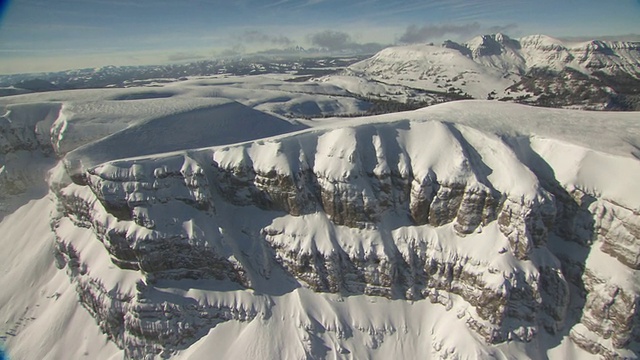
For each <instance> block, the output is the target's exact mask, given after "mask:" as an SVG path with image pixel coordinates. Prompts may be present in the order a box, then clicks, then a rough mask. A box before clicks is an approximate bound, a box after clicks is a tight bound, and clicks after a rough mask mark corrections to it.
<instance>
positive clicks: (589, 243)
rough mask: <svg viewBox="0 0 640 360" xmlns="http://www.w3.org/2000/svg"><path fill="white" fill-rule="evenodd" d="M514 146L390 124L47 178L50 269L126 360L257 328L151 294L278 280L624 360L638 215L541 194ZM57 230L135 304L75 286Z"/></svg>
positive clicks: (225, 310) (237, 311)
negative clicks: (102, 261) (80, 240)
mask: <svg viewBox="0 0 640 360" xmlns="http://www.w3.org/2000/svg"><path fill="white" fill-rule="evenodd" d="M481 143H482V144H484V145H483V147H481V146H479V145H478V144H481ZM487 144H489V145H487ZM509 144H511V145H509ZM513 144H514V143H513V142H511V143H510V142H508V141H506V142H505V141H502V140H500V139H498V138H496V137H494V136H484V135H483V136H480V135H478V133H476V132H475V131H473V130H471V129H468V128H466V127H464V126H457V125H456V126H454V125H450V124H443V123H439V122H410V123H407V122H399V123H392V124H381V125H376V126H372V125H367V126H361V127H354V128H343V129H336V130H324V131H316V132H307V133H304V134H301V135H295V136H288V137H282V138H278V139H275V140H269V141H259V142H253V143H247V144H241V145H234V146H227V147H218V148H213V149H205V150H198V151H189V152H184V153H180V154H174V155H167V156H162V157H152V158H141V159H136V160H119V161H114V162H109V163H106V164H102V165H99V166H97V167H94V168H91V169H89V170H88V171H86V172H85V173H83V174H80V175H78V174H74V177H73V179H74V180H75V182H76V183H74V182H73V181H71V178H70V177H68V176H67V175H65V172H66V171H67V170H65V169H64V168H62V167H59V168H58V171H57V174H58V176H57V177H56V176H54V177H52V180H51V189H52V190H53V193H54V194H55V198H56V202H57V204H58V207H59V215H58V216H57V217H56V218H55V219H54V221H53V223H52V227H53V229H54V231H56V233H57V234H58V237H57V238H58V247H57V248H58V253H59V260H60V261H59V265H60V267H65V268H66V269H67V272H68V273H69V275H70V276H71V278H72V279H73V281H74V282H75V284H76V286H77V289H78V294H79V298H80V301H81V302H82V303H83V305H84V306H85V307H86V308H87V309H88V310H89V311H90V312H91V313H92V315H93V316H94V317H95V318H96V320H97V321H98V323H99V324H100V326H101V328H102V329H103V330H104V331H105V332H106V333H107V334H109V335H110V336H111V337H112V338H113V339H114V341H115V342H116V343H117V344H118V345H119V346H121V347H123V348H124V349H126V350H127V354H128V355H129V356H130V357H133V358H135V357H138V356H140V355H141V354H144V353H156V354H160V353H161V352H162V351H168V352H171V351H173V350H176V349H180V348H181V346H185V345H184V344H185V342H187V343H188V342H189V341H195V338H197V337H198V334H201V333H202V332H203V331H206V330H207V329H209V328H211V327H213V326H215V325H216V324H217V323H219V322H221V321H226V320H230V319H234V320H240V321H243V320H250V319H252V318H254V317H255V316H257V315H256V314H257V313H258V312H260V311H262V310H260V311H258V310H255V309H253V310H250V309H248V308H247V307H246V306H244V305H242V304H240V305H238V304H235V305H230V304H226V303H219V304H215V305H214V304H210V305H206V306H205V305H202V304H201V303H198V302H195V303H193V304H191V305H184V304H183V303H181V302H172V301H171V300H169V299H167V298H166V297H161V296H158V293H159V292H162V290H161V289H162V284H163V282H166V281H169V280H185V279H203V278H210V279H212V280H214V281H221V282H225V283H228V284H233V285H231V286H233V287H234V288H236V289H251V288H252V287H253V286H254V283H256V282H257V283H259V282H261V281H265V279H268V278H269V277H270V276H271V275H270V274H271V273H272V271H273V269H275V268H279V267H282V268H283V269H284V270H285V272H286V274H287V276H288V277H290V278H292V279H295V280H297V281H300V282H302V283H304V284H305V286H307V287H309V288H310V289H313V290H314V291H317V292H331V293H340V294H344V295H355V294H366V295H371V296H383V297H387V298H391V299H408V300H421V299H429V301H431V302H433V303H439V304H442V305H443V306H444V308H445V309H453V308H456V307H458V306H459V305H460V304H465V306H466V310H465V311H462V312H461V313H460V316H459V317H460V318H463V319H464V321H465V322H466V323H467V326H468V327H469V328H470V329H472V330H473V331H475V332H476V333H477V334H478V335H480V336H481V337H482V338H484V339H485V341H486V342H487V343H491V344H496V343H502V342H505V341H508V340H521V341H530V340H532V339H533V338H535V337H536V335H537V334H538V333H540V332H541V331H545V332H548V333H552V334H556V333H558V334H560V333H562V332H567V331H568V332H570V336H571V339H573V341H575V342H576V343H577V344H578V345H580V346H581V347H582V348H584V349H586V350H588V351H590V352H592V353H594V354H600V355H603V356H605V357H617V356H627V355H629V354H634V351H637V347H638V344H639V343H640V339H639V337H638V336H639V333H638V330H637V329H638V326H636V325H637V323H638V318H639V315H638V299H639V298H640V291H639V289H638V285H637V282H636V281H635V280H633V279H634V276H635V274H636V271H637V270H638V268H639V264H640V262H639V260H638V259H640V245H638V244H640V240H639V239H638V237H639V236H640V233H639V230H638V229H640V218H639V217H638V214H637V211H636V210H633V209H630V208H625V207H624V206H622V205H620V204H616V203H614V202H613V201H611V200H610V199H608V198H605V197H602V196H600V195H599V194H598V193H596V192H593V191H589V190H586V189H585V190H580V189H575V188H570V187H568V186H566V185H561V184H560V183H559V182H557V181H556V182H554V181H552V180H553V179H550V178H549V177H548V175H547V174H543V172H542V171H541V170H540V169H539V168H536V167H535V166H534V165H532V164H531V163H529V164H526V165H525V164H522V163H520V162H519V159H520V158H523V157H524V156H525V155H526V157H534V156H537V157H539V158H542V159H543V160H544V156H545V155H544V154H538V153H536V152H535V150H533V149H532V148H530V149H528V150H522V149H518V151H515V150H514V149H512V148H511V146H513ZM523 151H525V153H523ZM527 151H528V153H526V152H527ZM68 171H69V172H71V173H73V171H75V169H73V168H69V169H68ZM516 173H517V174H519V175H518V176H519V177H517V178H514V179H517V181H518V182H515V180H514V182H511V181H510V180H509V179H510V178H513V177H510V175H508V174H516ZM252 216H254V217H255V219H254V220H253V221H251V219H245V220H239V219H237V217H252ZM234 221H236V222H237V221H247V222H248V223H250V225H247V226H246V228H243V230H242V231H239V230H237V229H234V228H233V227H232V226H230V224H233V223H234ZM69 226H72V227H76V228H85V229H89V230H90V231H91V232H92V233H93V234H94V236H95V238H96V239H97V241H99V242H100V243H101V246H103V247H104V249H106V250H107V252H108V257H109V258H110V261H111V262H112V263H113V264H114V265H115V266H117V267H118V268H119V269H121V271H125V272H127V273H134V274H136V276H138V278H139V279H138V280H137V281H136V285H135V287H133V288H132V289H131V290H130V291H129V292H119V291H113V289H109V288H107V287H105V286H104V285H103V284H101V282H102V280H101V279H100V277H99V276H98V275H92V274H91V272H90V271H86V268H87V267H88V265H86V260H85V259H83V256H82V254H81V251H79V250H78V249H76V247H75V246H74V245H73V241H71V240H70V238H69V236H67V235H65V233H66V230H64V229H66V228H67V227H69ZM234 232H235V233H234ZM240 233H242V234H240ZM240 238H245V239H246V240H242V241H245V243H244V245H242V246H241V245H239V243H240V240H238V239H240ZM248 249H253V250H251V251H253V253H248V251H249V250H248ZM591 253H592V254H591ZM251 254H253V255H251ZM603 261H604V262H608V263H605V264H604V265H603ZM611 263H613V264H614V266H615V269H616V270H617V271H618V273H619V275H615V276H614V277H612V276H611V274H610V273H608V272H607V267H608V266H611V265H610V264H611ZM83 269H85V270H83ZM199 336H201V335H199Z"/></svg>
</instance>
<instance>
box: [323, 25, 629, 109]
mask: <svg viewBox="0 0 640 360" xmlns="http://www.w3.org/2000/svg"><path fill="white" fill-rule="evenodd" d="M344 75H347V78H350V77H355V78H360V79H367V80H370V81H373V82H382V83H384V84H390V85H403V86H407V87H410V88H419V89H425V90H429V91H435V92H448V93H456V94H460V95H465V96H470V97H473V98H476V99H487V98H489V99H501V100H504V101H518V102H525V103H531V104H535V105H543V106H553V107H559V106H565V107H582V108H592V109H605V108H614V109H637V108H638V107H637V104H638V96H639V93H638V88H639V85H640V43H633V42H616V41H597V40H594V41H589V42H583V43H564V42H562V41H560V40H557V39H554V38H551V37H548V36H544V35H533V36H526V37H523V38H520V39H518V40H516V39H511V38H509V37H508V36H506V35H503V34H494V35H484V36H478V37H476V38H474V39H472V40H470V41H468V42H466V43H462V44H458V43H455V42H452V41H446V42H444V43H443V44H442V45H440V46H434V45H432V44H429V45H425V44H418V45H406V46H395V47H391V48H387V49H384V50H382V51H380V52H379V53H377V54H376V55H374V56H373V57H371V58H370V59H366V60H363V61H361V62H359V63H356V64H353V65H351V66H350V67H349V68H348V70H347V71H346V72H345V74H344ZM344 75H343V76H338V77H337V79H338V80H337V81H339V82H345V80H344V79H343V78H344V77H345V76H344ZM333 78H334V77H333V76H329V77H327V78H325V79H324V81H329V82H331V81H334V80H333ZM359 81H362V80H359Z"/></svg>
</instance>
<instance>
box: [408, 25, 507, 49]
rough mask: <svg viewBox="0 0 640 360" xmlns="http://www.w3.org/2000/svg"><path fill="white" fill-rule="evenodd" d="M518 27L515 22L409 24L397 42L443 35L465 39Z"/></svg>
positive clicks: (430, 38)
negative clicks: (488, 25) (486, 24)
mask: <svg viewBox="0 0 640 360" xmlns="http://www.w3.org/2000/svg"><path fill="white" fill-rule="evenodd" d="M517 28H518V25H517V24H514V23H512V24H507V25H497V26H490V27H484V26H482V25H481V24H480V23H479V22H472V23H462V24H444V25H433V24H426V25H423V26H417V25H415V24H414V25H409V26H408V27H407V29H406V30H405V32H404V33H403V34H402V35H401V36H400V37H399V38H398V42H400V43H404V44H413V43H420V42H428V41H432V40H440V39H443V38H444V37H454V38H456V39H466V38H469V37H472V36H474V35H479V34H493V33H498V32H503V33H507V32H511V31H514V30H515V29H517Z"/></svg>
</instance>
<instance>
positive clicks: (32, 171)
mask: <svg viewBox="0 0 640 360" xmlns="http://www.w3.org/2000/svg"><path fill="white" fill-rule="evenodd" d="M59 109H60V106H56V105H50V104H21V105H12V106H7V107H4V108H2V109H0V112H2V113H3V115H2V116H1V117H0V199H6V198H7V197H11V196H13V195H17V194H22V193H24V192H25V191H27V190H28V189H30V188H34V187H35V188H37V187H41V186H40V185H44V184H43V179H44V177H45V173H46V171H47V169H48V168H49V167H50V166H51V164H50V163H51V161H53V160H52V159H50V158H51V157H52V155H53V148H52V146H51V140H50V138H49V129H50V127H51V124H52V123H53V121H54V120H55V119H56V118H57V116H58V112H59ZM5 210H10V209H1V208H0V212H4V211H5Z"/></svg>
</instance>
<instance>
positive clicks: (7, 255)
mask: <svg viewBox="0 0 640 360" xmlns="http://www.w3.org/2000/svg"><path fill="white" fill-rule="evenodd" d="M52 210H53V203H52V201H51V199H49V198H48V197H44V198H41V199H35V200H31V201H29V202H28V203H26V204H25V205H24V206H22V207H21V208H19V209H18V210H16V211H15V212H14V213H13V214H11V215H8V216H6V217H5V218H4V219H3V220H2V222H0V234H2V236H0V247H1V248H2V249H3V250H2V252H0V272H1V273H2V276H1V277H0V287H1V288H2V291H1V292H0V345H6V348H7V350H8V355H9V357H10V358H12V359H33V358H38V359H79V358H83V357H89V358H93V359H118V358H120V357H121V355H120V354H121V351H120V350H119V349H118V348H117V347H116V346H115V344H113V343H112V342H110V341H108V340H107V337H106V336H105V335H103V334H101V332H100V330H99V328H98V327H97V325H96V323H95V320H94V319H93V318H92V317H91V316H90V315H89V314H88V313H87V312H86V310H85V309H83V308H82V307H80V306H79V305H78V300H77V294H76V292H75V289H74V288H73V287H72V286H71V285H70V284H69V279H68V277H67V275H66V274H65V273H64V272H63V271H58V270H57V269H56V268H55V266H54V255H53V254H54V249H53V245H54V242H53V233H52V232H51V230H50V228H49V216H50V212H51V211H52ZM36 339H37V340H36ZM34 340H35V341H34Z"/></svg>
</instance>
